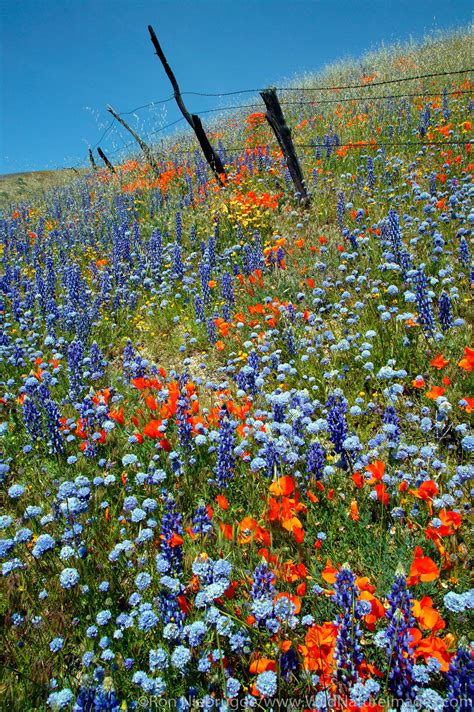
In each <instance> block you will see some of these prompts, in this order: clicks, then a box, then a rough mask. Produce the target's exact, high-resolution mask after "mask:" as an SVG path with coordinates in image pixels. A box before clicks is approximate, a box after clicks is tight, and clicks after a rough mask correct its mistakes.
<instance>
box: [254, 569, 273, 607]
mask: <svg viewBox="0 0 474 712" xmlns="http://www.w3.org/2000/svg"><path fill="white" fill-rule="evenodd" d="M274 583H275V574H274V573H272V571H270V569H269V568H268V566H267V564H266V563H265V562H262V563H261V564H258V566H257V567H256V568H255V571H254V573H253V577H252V589H251V591H250V599H251V600H252V601H253V600H256V599H258V598H270V599H271V600H273V597H274V596H275V593H276V592H275V586H274Z"/></svg>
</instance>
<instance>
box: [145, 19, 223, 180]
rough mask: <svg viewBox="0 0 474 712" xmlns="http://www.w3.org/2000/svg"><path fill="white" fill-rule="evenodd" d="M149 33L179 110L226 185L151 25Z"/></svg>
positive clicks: (218, 178)
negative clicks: (187, 106) (186, 104)
mask: <svg viewBox="0 0 474 712" xmlns="http://www.w3.org/2000/svg"><path fill="white" fill-rule="evenodd" d="M148 32H149V33H150V38H151V41H152V44H153V47H154V48H155V51H156V54H157V56H158V58H159V60H160V61H161V64H162V65H163V69H164V70H165V72H166V75H167V77H168V79H169V80H170V82H171V86H172V87H173V92H174V98H175V99H176V103H177V105H178V107H179V110H180V111H181V113H182V115H183V116H184V118H185V119H186V121H187V122H188V124H189V125H190V126H191V128H192V129H193V131H194V133H195V134H196V138H197V140H198V141H199V145H200V146H201V149H202V152H203V154H204V157H205V159H206V161H207V162H208V164H209V165H210V167H211V169H212V171H213V173H214V175H215V176H216V178H217V180H218V181H219V183H221V185H225V183H226V180H227V176H226V172H225V169H224V166H223V164H222V161H221V159H220V157H219V155H218V154H217V153H216V151H215V150H214V149H213V147H212V146H211V144H210V142H209V139H208V138H207V136H206V133H205V131H204V128H203V126H202V123H201V120H200V118H199V116H196V114H192V115H191V114H190V113H189V111H188V110H187V108H186V106H185V104H184V101H183V97H182V96H181V91H180V88H179V85H178V82H177V81H176V77H175V76H174V74H173V71H172V69H171V67H170V65H169V64H168V60H167V59H166V57H165V55H164V52H163V50H162V49H161V46H160V43H159V42H158V38H157V36H156V34H155V30H154V29H153V27H152V26H151V25H148Z"/></svg>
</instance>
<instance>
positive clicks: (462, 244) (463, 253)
mask: <svg viewBox="0 0 474 712" xmlns="http://www.w3.org/2000/svg"><path fill="white" fill-rule="evenodd" d="M459 261H460V262H461V264H462V265H464V267H468V266H469V264H470V262H471V254H470V251H469V245H468V244H467V240H466V238H465V237H464V235H463V236H462V237H461V239H460V241H459Z"/></svg>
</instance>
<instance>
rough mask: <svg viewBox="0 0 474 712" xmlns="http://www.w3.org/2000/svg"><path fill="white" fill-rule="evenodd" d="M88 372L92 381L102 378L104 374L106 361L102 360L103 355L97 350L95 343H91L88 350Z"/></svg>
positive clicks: (97, 346)
mask: <svg viewBox="0 0 474 712" xmlns="http://www.w3.org/2000/svg"><path fill="white" fill-rule="evenodd" d="M89 359H90V372H91V379H92V380H93V381H95V380H97V379H98V378H102V376H103V375H104V373H105V367H106V366H107V361H106V360H105V359H104V354H103V353H102V351H101V350H100V348H99V345H98V344H97V342H96V341H93V342H92V344H91V347H90V350H89Z"/></svg>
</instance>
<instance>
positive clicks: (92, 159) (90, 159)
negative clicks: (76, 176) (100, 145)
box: [89, 149, 97, 171]
mask: <svg viewBox="0 0 474 712" xmlns="http://www.w3.org/2000/svg"><path fill="white" fill-rule="evenodd" d="M89 161H90V164H91V166H92V170H94V171H96V170H97V165H96V162H95V161H94V154H93V153H92V151H91V149H89Z"/></svg>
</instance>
